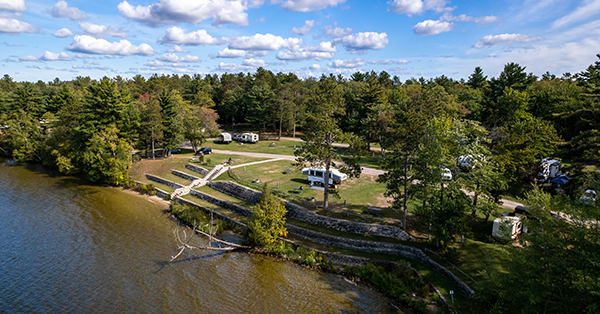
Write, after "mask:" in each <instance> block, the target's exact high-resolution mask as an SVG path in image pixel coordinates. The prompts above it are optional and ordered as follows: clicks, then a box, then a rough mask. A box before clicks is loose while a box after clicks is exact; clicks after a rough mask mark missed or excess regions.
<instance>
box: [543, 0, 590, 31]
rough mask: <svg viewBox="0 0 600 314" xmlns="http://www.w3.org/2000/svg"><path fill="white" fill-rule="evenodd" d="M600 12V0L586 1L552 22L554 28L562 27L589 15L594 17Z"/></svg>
mask: <svg viewBox="0 0 600 314" xmlns="http://www.w3.org/2000/svg"><path fill="white" fill-rule="evenodd" d="M599 12H600V0H588V1H584V4H583V5H581V6H579V7H578V8H577V9H575V11H573V12H571V13H569V14H567V15H565V16H563V17H561V18H560V19H558V20H556V21H554V22H553V23H552V27H553V28H558V27H562V26H565V25H568V24H571V23H573V22H581V21H583V20H585V19H587V18H589V17H592V16H594V15H596V14H598V13H599Z"/></svg>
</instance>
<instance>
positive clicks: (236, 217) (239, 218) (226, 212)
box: [183, 194, 248, 223]
mask: <svg viewBox="0 0 600 314" xmlns="http://www.w3.org/2000/svg"><path fill="white" fill-rule="evenodd" d="M183 198H184V199H186V200H188V201H192V202H194V203H196V204H198V205H200V206H202V207H204V208H207V209H211V210H214V211H215V212H217V213H219V214H221V215H223V216H225V217H227V218H231V219H233V220H236V221H239V222H242V223H247V221H248V218H246V217H244V216H242V215H238V214H236V213H234V212H232V211H230V210H227V209H225V208H222V207H219V206H217V205H214V204H211V203H209V202H206V201H203V200H201V199H198V198H196V197H193V196H191V195H189V194H188V195H184V196H183Z"/></svg>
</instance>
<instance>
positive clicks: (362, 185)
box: [219, 160, 397, 217]
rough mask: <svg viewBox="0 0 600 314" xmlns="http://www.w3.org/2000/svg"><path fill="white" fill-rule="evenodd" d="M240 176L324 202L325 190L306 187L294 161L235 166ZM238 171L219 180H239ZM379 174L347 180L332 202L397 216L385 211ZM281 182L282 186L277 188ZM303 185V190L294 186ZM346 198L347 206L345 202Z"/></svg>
mask: <svg viewBox="0 0 600 314" xmlns="http://www.w3.org/2000/svg"><path fill="white" fill-rule="evenodd" d="M287 169H290V170H293V171H292V172H291V173H288V174H285V172H286V170H287ZM234 171H235V173H237V175H238V176H239V178H240V179H241V180H243V181H246V182H252V181H255V180H260V183H259V184H264V183H267V184H268V185H269V187H270V188H271V189H275V190H278V191H281V192H284V193H287V194H290V195H294V196H296V197H298V198H302V199H306V198H308V197H314V198H315V199H316V202H315V203H316V204H322V202H323V191H319V190H316V189H310V188H307V186H308V182H307V181H306V179H307V177H306V176H305V175H302V173H301V171H300V170H299V169H295V168H294V166H293V165H292V162H291V161H285V160H282V161H274V162H267V163H263V164H257V165H251V166H246V170H245V171H244V169H243V168H236V169H234ZM237 179H238V178H237V176H236V175H235V174H229V173H226V174H223V175H222V176H221V177H219V180H224V181H237ZM376 179H377V177H375V176H370V175H364V174H363V175H361V177H360V178H352V179H348V180H346V181H344V182H343V183H342V184H341V185H340V187H339V188H338V189H337V190H338V192H339V196H340V197H339V198H335V197H334V196H333V195H331V196H330V204H332V205H331V206H332V207H334V208H336V209H344V210H347V211H349V212H351V213H355V214H364V213H366V211H367V207H369V206H374V207H378V208H383V209H384V213H383V216H384V217H387V215H388V214H393V215H397V213H395V212H394V211H389V213H387V214H386V210H385V209H386V208H387V207H388V206H389V203H388V199H386V198H385V197H384V196H383V192H385V185H384V184H382V183H378V182H376ZM278 184H279V187H278ZM300 186H302V187H304V190H303V191H302V192H301V191H299V190H297V189H294V188H299V187H300ZM344 201H346V207H345V208H344V206H343V204H344Z"/></svg>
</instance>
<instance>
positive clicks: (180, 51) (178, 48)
mask: <svg viewBox="0 0 600 314" xmlns="http://www.w3.org/2000/svg"><path fill="white" fill-rule="evenodd" d="M167 52H174V53H189V51H187V50H185V49H183V48H181V47H179V46H177V45H175V46H173V49H169V50H167Z"/></svg>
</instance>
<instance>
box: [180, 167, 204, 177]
mask: <svg viewBox="0 0 600 314" xmlns="http://www.w3.org/2000/svg"><path fill="white" fill-rule="evenodd" d="M185 169H187V170H191V171H194V172H197V173H199V174H201V175H202V176H203V177H204V176H205V175H206V174H207V173H208V170H206V169H204V168H202V167H200V166H196V165H193V164H186V165H185Z"/></svg>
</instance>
